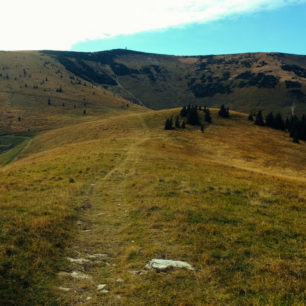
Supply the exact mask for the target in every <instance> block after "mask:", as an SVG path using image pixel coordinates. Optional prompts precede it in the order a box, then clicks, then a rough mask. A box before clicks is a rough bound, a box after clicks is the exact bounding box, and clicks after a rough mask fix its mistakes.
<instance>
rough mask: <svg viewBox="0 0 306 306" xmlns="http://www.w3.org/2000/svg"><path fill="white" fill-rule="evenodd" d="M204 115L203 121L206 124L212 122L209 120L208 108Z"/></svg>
mask: <svg viewBox="0 0 306 306" xmlns="http://www.w3.org/2000/svg"><path fill="white" fill-rule="evenodd" d="M204 113H205V115H204V120H205V121H206V122H208V123H211V122H212V120H211V115H210V110H209V109H208V108H206V109H205V110H204Z"/></svg>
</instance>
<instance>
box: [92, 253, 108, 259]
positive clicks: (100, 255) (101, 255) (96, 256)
mask: <svg viewBox="0 0 306 306" xmlns="http://www.w3.org/2000/svg"><path fill="white" fill-rule="evenodd" d="M87 257H88V258H90V259H93V260H95V259H99V258H107V257H108V255H107V254H92V255H87Z"/></svg>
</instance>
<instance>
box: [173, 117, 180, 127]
mask: <svg viewBox="0 0 306 306" xmlns="http://www.w3.org/2000/svg"><path fill="white" fill-rule="evenodd" d="M174 125H175V127H176V128H178V129H179V128H180V127H181V125H180V119H179V117H178V116H176V118H175V124H174Z"/></svg>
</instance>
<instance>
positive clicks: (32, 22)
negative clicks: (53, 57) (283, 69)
mask: <svg viewBox="0 0 306 306" xmlns="http://www.w3.org/2000/svg"><path fill="white" fill-rule="evenodd" d="M301 3H306V0H154V1H148V0H107V1H106V0H87V1H80V0H74V1H70V0H52V1H46V0H45V1H44V0H9V1H5V2H4V3H2V4H1V13H2V14H1V21H2V22H1V23H2V27H1V29H0V50H41V49H53V50H69V49H70V48H71V47H72V45H73V44H75V43H77V42H81V41H86V40H95V39H105V38H108V37H114V36H117V35H124V34H134V33H138V32H143V31H151V30H159V29H167V28H169V27H177V26H183V25H186V24H191V23H207V22H210V21H215V20H218V19H223V18H226V17H229V16H233V15H241V14H247V13H252V12H256V11H261V10H270V9H275V8H279V7H283V6H286V5H293V4H301Z"/></svg>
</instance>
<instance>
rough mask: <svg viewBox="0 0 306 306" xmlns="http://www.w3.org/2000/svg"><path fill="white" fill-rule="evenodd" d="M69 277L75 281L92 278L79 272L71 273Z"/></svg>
mask: <svg viewBox="0 0 306 306" xmlns="http://www.w3.org/2000/svg"><path fill="white" fill-rule="evenodd" d="M70 275H71V277H73V278H75V279H91V278H92V277H91V276H90V275H88V274H84V273H81V272H77V271H73V272H72V273H71V274H70Z"/></svg>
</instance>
